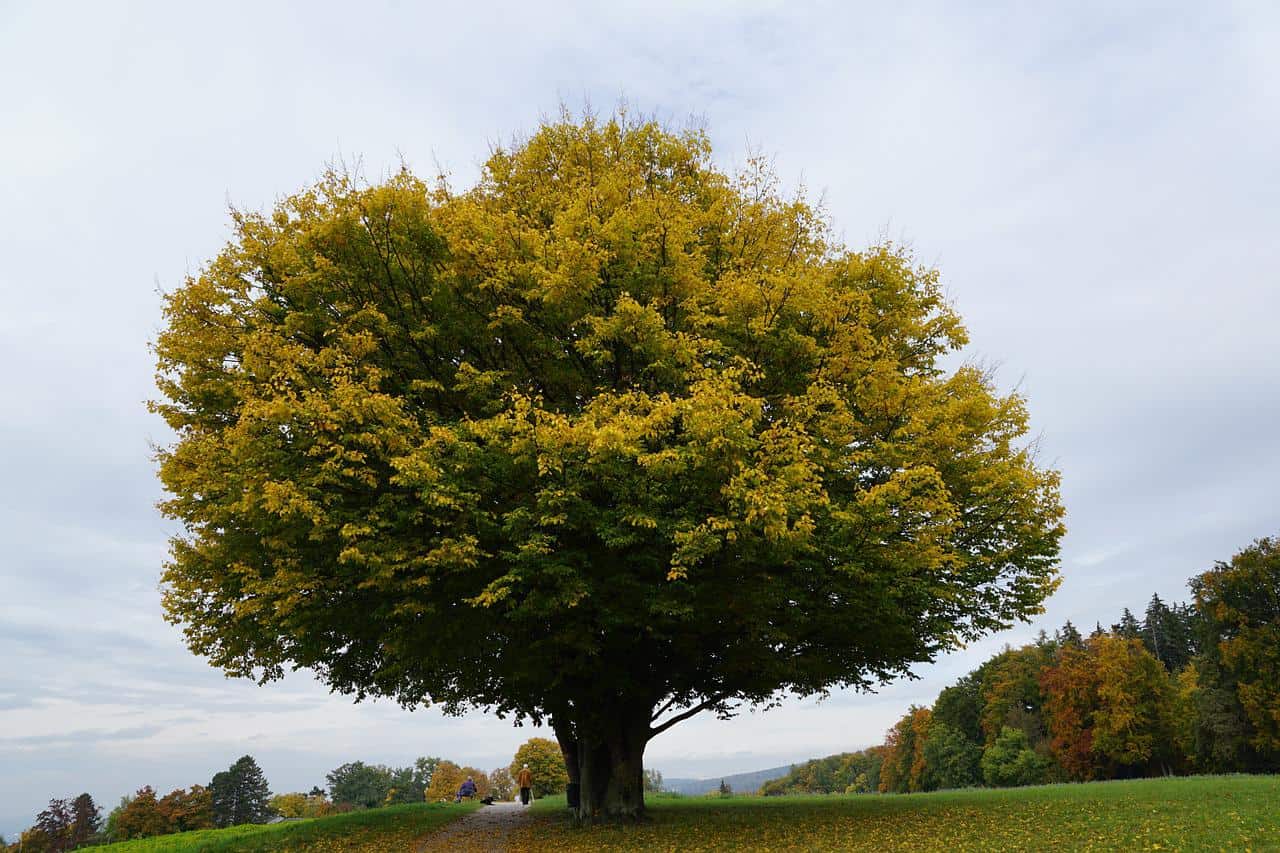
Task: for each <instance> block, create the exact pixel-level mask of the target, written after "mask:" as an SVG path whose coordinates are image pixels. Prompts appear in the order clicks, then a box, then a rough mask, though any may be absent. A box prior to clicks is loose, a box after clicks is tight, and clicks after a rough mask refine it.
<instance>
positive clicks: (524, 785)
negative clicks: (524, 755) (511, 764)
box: [516, 764, 533, 806]
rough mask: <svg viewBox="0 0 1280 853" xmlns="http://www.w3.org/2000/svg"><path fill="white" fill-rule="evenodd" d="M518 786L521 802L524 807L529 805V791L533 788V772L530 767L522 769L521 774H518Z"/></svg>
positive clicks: (526, 766)
mask: <svg viewBox="0 0 1280 853" xmlns="http://www.w3.org/2000/svg"><path fill="white" fill-rule="evenodd" d="M516 784H517V785H519V786H520V802H521V804H522V805H526V806H527V805H529V796H530V791H529V789H530V788H532V787H533V771H532V770H530V769H529V765H528V764H526V765H525V766H523V767H521V768H520V772H519V773H517V774H516Z"/></svg>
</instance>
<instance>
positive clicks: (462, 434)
mask: <svg viewBox="0 0 1280 853" xmlns="http://www.w3.org/2000/svg"><path fill="white" fill-rule="evenodd" d="M233 221H234V226H235V236H234V239H233V240H232V241H231V242H230V243H229V245H228V246H227V247H226V248H225V250H223V251H222V253H221V254H219V255H218V257H217V258H216V259H214V260H213V261H212V262H211V263H210V264H208V266H207V267H206V268H205V269H204V270H203V271H202V272H201V273H200V274H199V275H198V276H195V277H193V278H191V279H190V280H188V281H187V282H186V284H185V285H184V286H182V287H181V288H179V289H177V290H176V291H174V292H172V293H170V294H169V295H168V297H167V304H166V309H165V317H166V327H165V329H164V330H163V331H162V332H161V334H160V336H159V338H158V340H157V342H156V347H155V348H156V353H157V356H158V362H159V372H158V381H159V386H160V389H161V392H162V399H161V400H160V401H158V402H157V404H156V406H155V407H156V409H157V410H158V411H159V412H161V413H162V414H163V416H164V417H165V418H166V419H167V421H168V423H169V424H170V425H171V427H172V428H173V429H174V431H175V433H176V440H175V441H174V442H173V443H172V444H171V445H170V446H168V447H167V448H165V449H163V450H162V451H161V452H160V453H159V462H160V474H161V477H162V479H163V482H164V484H165V486H166V488H167V489H168V491H169V492H170V494H171V498H170V499H169V500H168V501H167V502H166V503H164V505H163V507H164V510H165V511H166V512H167V513H168V514H169V515H171V516H172V517H174V518H176V519H179V520H181V521H182V522H183V523H184V525H185V532H184V533H183V534H182V535H180V536H178V537H177V538H175V539H174V541H173V543H172V551H171V557H170V560H169V562H168V564H167V568H166V571H165V574H164V584H165V587H166V592H165V606H166V609H167V613H168V616H169V618H170V619H171V620H173V621H174V622H176V623H179V624H181V625H182V626H183V628H184V631H185V633H186V637H187V642H188V645H189V646H190V648H191V649H192V650H193V651H195V652H196V653H198V654H201V655H204V656H206V657H208V658H209V659H210V661H212V662H213V663H214V664H215V665H217V666H219V667H221V668H222V669H224V670H225V671H227V672H228V673H230V674H233V675H242V676H251V677H254V678H257V679H260V680H262V681H268V680H271V679H274V678H278V677H280V676H281V675H282V674H283V673H284V672H285V671H286V669H288V668H298V667H309V668H311V669H313V670H314V671H315V672H316V673H317V674H318V675H319V677H320V678H322V679H323V680H324V681H325V682H327V683H328V684H329V685H331V686H332V687H333V688H334V689H336V690H339V691H344V692H349V693H353V694H355V695H356V697H357V698H359V697H363V696H366V695H382V696H390V697H394V698H395V699H397V700H399V701H400V702H401V703H403V704H405V705H407V706H416V705H422V704H426V703H436V704H440V705H443V707H444V708H445V709H446V710H447V711H451V712H461V711H463V710H465V709H467V708H470V707H480V708H487V709H490V710H493V711H496V712H498V713H500V714H504V715H511V716H514V717H515V718H516V719H518V720H524V719H528V720H532V721H534V722H548V723H550V724H551V725H552V726H553V728H554V731H555V733H556V736H557V738H558V740H559V744H560V746H561V748H562V749H563V751H564V754H565V757H566V762H567V764H568V766H569V768H570V777H571V781H573V782H577V783H579V784H580V788H581V803H582V805H581V808H580V815H581V816H583V817H586V818H589V817H591V816H593V815H596V814H606V815H635V814H637V813H638V812H639V811H641V810H642V809H643V778H642V759H643V753H644V749H645V745H646V744H647V743H648V742H649V740H650V739H651V738H652V737H654V736H655V735H657V734H659V733H660V732H663V731H665V730H666V729H667V728H669V727H670V726H672V725H674V724H676V723H678V722H680V721H681V720H684V719H686V718H688V717H690V716H692V715H694V714H697V713H699V712H704V711H710V712H714V713H719V714H722V715H723V714H728V713H730V712H731V711H732V710H733V708H735V707H736V706H739V705H741V704H742V703H765V704H768V703H771V702H773V701H776V700H777V699H778V698H779V697H780V696H781V695H783V694H784V693H787V692H789V693H792V694H797V695H808V694H814V693H821V692H823V691H827V690H829V689H831V688H833V687H850V686H851V687H855V688H870V687H873V686H875V685H876V684H878V683H881V682H882V681H884V680H886V679H890V678H893V677H895V676H898V675H900V674H902V673H905V672H906V671H907V670H908V668H909V667H910V666H911V665H912V664H913V663H916V662H919V661H927V660H930V659H932V658H933V657H934V656H935V655H936V654H938V653H939V652H940V651H942V650H944V649H948V648H953V647H955V646H957V645H959V644H961V643H963V642H965V641H968V640H971V639H973V638H976V637H977V636H979V635H981V634H983V633H985V632H988V631H991V630H995V629H998V628H1001V627H1004V626H1006V625H1008V624H1010V623H1011V622H1012V621H1014V620H1017V619H1020V618H1025V617H1027V616H1028V615H1029V614H1033V613H1035V612H1038V609H1039V606H1040V603H1041V601H1042V600H1043V599H1044V597H1045V596H1046V595H1047V594H1048V593H1049V592H1050V591H1051V590H1052V589H1053V588H1054V585H1055V581H1056V560H1057V551H1058V540H1059V538H1060V535H1061V533H1062V527H1061V516H1062V510H1061V507H1060V503H1059V498H1058V480H1057V476H1056V474H1055V473H1053V472H1051V471H1046V470H1042V469H1040V468H1038V467H1036V464H1035V461H1034V458H1033V453H1032V450H1031V449H1030V447H1029V445H1028V443H1027V442H1025V440H1024V437H1025V434H1026V430H1027V415H1026V411H1025V407H1024V401H1023V400H1022V399H1021V398H1020V397H1019V396H1018V395H1016V394H1015V395H1005V396H1002V395H1000V394H998V393H997V392H996V390H995V387H994V385H993V382H992V379H991V377H990V376H989V375H988V374H987V373H986V372H985V371H984V370H982V369H979V368H978V367H975V366H972V365H964V364H961V363H960V362H959V361H958V360H957V359H956V358H954V357H953V356H951V355H950V354H951V353H954V352H955V351H956V350H958V349H959V348H960V347H961V346H962V345H963V344H964V343H965V342H966V336H965V332H964V330H963V328H962V326H961V323H960V320H959V318H958V317H957V315H956V314H955V313H954V311H953V310H952V309H951V308H950V306H949V305H948V304H947V303H946V301H945V300H944V298H943V294H942V290H941V287H940V284H939V278H938V275H937V273H936V272H935V271H934V270H931V269H926V268H923V267H921V266H919V265H917V264H916V263H915V262H914V261H913V260H912V259H911V257H910V256H909V254H907V253H906V252H904V251H902V250H899V249H896V248H894V247H892V246H879V247H876V248H873V249H870V250H867V251H854V250H851V249H849V248H846V247H845V246H844V245H842V244H841V243H840V242H839V241H837V240H836V239H835V238H834V236H833V232H832V230H831V228H830V227H829V225H828V223H827V220H826V218H825V216H824V214H823V213H822V212H821V211H820V210H818V209H816V208H815V207H813V206H811V205H810V204H808V203H806V202H805V201H804V200H803V198H799V197H794V198H793V197H784V196H783V195H782V194H781V192H780V190H779V188H778V184H777V181H776V179H775V178H774V177H773V175H772V173H771V171H770V170H769V168H768V166H767V164H766V163H764V162H762V161H760V160H758V159H751V160H748V161H747V165H746V167H745V169H744V170H743V171H742V172H741V173H740V174H737V175H729V174H726V173H725V172H723V171H721V170H720V169H718V168H717V167H716V166H715V165H714V164H713V161H712V156H711V148H710V145H709V142H708V140H707V137H706V136H705V135H704V134H703V133H701V132H696V131H688V132H680V133H673V132H669V131H667V130H664V129H663V128H661V127H659V126H656V125H654V124H652V123H645V122H635V121H631V120H628V119H626V118H615V119H613V120H609V121H600V120H595V119H591V118H587V119H584V120H582V121H575V120H573V119H571V118H569V117H564V118H562V119H561V120H559V121H557V122H553V123H548V124H546V125H544V126H542V127H541V128H539V130H538V131H537V132H536V133H535V134H534V135H533V136H531V137H530V138H528V139H527V140H524V141H521V142H518V143H516V144H514V145H512V146H511V147H509V148H500V149H497V150H495V151H493V152H492V154H491V156H490V157H489V159H488V161H487V162H486V163H485V165H484V168H483V171H482V174H481V177H480V180H479V182H478V183H477V184H476V185H475V186H474V187H473V188H471V189H469V190H467V191H464V192H458V191H455V190H454V189H452V188H450V187H449V186H447V185H446V184H445V183H444V182H443V181H440V182H436V183H432V184H428V183H424V182H423V181H420V180H419V179H417V178H415V177H414V176H413V175H412V174H410V173H409V172H408V171H407V170H405V171H401V172H399V173H397V174H394V175H392V176H390V177H388V178H387V179H386V180H384V181H382V182H381V183H378V184H376V185H366V184H364V183H362V182H360V181H358V180H356V179H354V178H352V177H349V176H347V175H344V174H340V173H332V174H328V175H326V176H325V177H324V178H323V179H322V180H321V181H320V182H319V183H318V184H317V185H316V186H314V187H312V188H310V189H308V190H306V191H304V192H301V193H299V194H297V195H294V196H292V197H290V198H287V199H285V200H283V201H281V202H280V203H279V204H278V205H277V206H276V208H275V209H274V210H272V211H270V212H269V213H264V214H257V213H245V212H239V211H236V212H233Z"/></svg>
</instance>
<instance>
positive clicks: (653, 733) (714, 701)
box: [649, 693, 727, 738]
mask: <svg viewBox="0 0 1280 853" xmlns="http://www.w3.org/2000/svg"><path fill="white" fill-rule="evenodd" d="M726 698H727V697H726V696H725V694H723V693H717V694H716V695H714V696H712V697H711V698H710V699H707V700H705V701H703V702H700V703H698V704H697V705H694V706H693V707H692V708H690V709H689V710H687V711H682V712H681V713H679V714H676V715H675V716H674V717H672V718H671V719H669V720H667V721H666V722H665V723H663V724H662V725H660V726H657V727H653V728H650V729H649V737H650V738H655V737H657V736H658V735H660V734H662V733H663V732H665V731H666V730H667V729H669V728H671V727H672V726H674V725H675V724H676V723H679V722H683V721H684V720H687V719H689V718H690V717H692V716H693V715H694V714H698V713H701V712H702V711H705V710H707V709H708V708H711V707H713V706H715V705H719V704H720V703H721V702H723V701H724V700H725V699H726ZM668 705H670V703H668Z"/></svg>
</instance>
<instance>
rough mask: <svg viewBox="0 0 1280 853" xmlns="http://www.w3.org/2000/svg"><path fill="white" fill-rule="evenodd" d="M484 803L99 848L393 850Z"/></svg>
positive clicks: (189, 852)
mask: <svg viewBox="0 0 1280 853" xmlns="http://www.w3.org/2000/svg"><path fill="white" fill-rule="evenodd" d="M479 807H480V805H479V803H460V804H456V805H455V804H444V803H421V804H415V805H408V806H389V807H387V808H383V809H371V810H369V811H360V812H351V813H349V814H342V815H333V816H332V817H321V818H316V819H314V820H300V821H289V822H287V823H275V824H269V825H266V826H252V825H250V826H233V827H230V828H229V829H204V830H199V831H196V832H182V833H178V834H176V835H161V836H158V837H156V838H142V839H139V840H137V841H124V842H121V843H119V844H109V845H107V846H105V847H95V848H94V850H104V851H110V853H261V851H276V850H279V851H295V852H296V853H303V851H306V853H327V851H343V853H357V851H359V853H388V851H397V850H405V851H411V850H413V848H414V842H415V841H417V840H418V839H419V838H421V837H422V836H424V835H426V834H427V833H429V832H432V831H433V830H435V829H438V828H440V827H441V826H443V825H444V824H446V823H448V822H449V821H451V820H454V819H455V818H458V817H461V816H462V815H464V814H466V813H467V812H469V811H473V810H474V809H477V808H479Z"/></svg>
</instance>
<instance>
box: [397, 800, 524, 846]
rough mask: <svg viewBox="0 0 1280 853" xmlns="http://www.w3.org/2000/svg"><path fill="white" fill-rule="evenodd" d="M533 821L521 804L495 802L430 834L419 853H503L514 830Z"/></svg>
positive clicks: (423, 841)
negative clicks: (462, 851)
mask: <svg viewBox="0 0 1280 853" xmlns="http://www.w3.org/2000/svg"><path fill="white" fill-rule="evenodd" d="M531 820H532V817H531V815H530V814H529V809H528V808H527V807H525V806H522V805H520V804H519V803H494V804H493V805H491V806H484V807H483V808H479V809H476V810H475V811H473V812H471V814H468V815H464V816H463V817H460V818H458V819H457V820H455V821H453V822H452V823H450V824H448V825H447V826H445V827H444V828H443V829H441V830H439V831H438V832H433V833H432V834H431V835H428V836H427V837H426V838H424V839H422V841H421V842H419V843H418V846H417V848H416V853H437V851H445V850H464V851H467V853H471V851H473V850H474V851H484V853H499V851H505V850H507V849H508V847H507V837H508V836H509V835H510V834H511V831H512V830H513V829H516V828H517V827H521V826H525V825H526V824H528V823H529V822H530V821H531Z"/></svg>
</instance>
